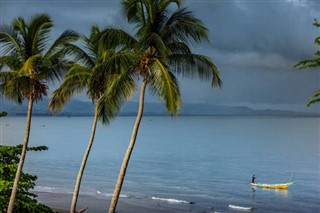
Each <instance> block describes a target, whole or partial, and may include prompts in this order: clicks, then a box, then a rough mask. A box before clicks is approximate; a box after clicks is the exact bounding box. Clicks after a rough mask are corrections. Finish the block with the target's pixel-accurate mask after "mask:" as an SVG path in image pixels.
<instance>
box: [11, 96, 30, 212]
mask: <svg viewBox="0 0 320 213" xmlns="http://www.w3.org/2000/svg"><path fill="white" fill-rule="evenodd" d="M32 107H33V99H32V98H31V97H30V99H29V104H28V113H27V123H26V133H25V135H24V142H23V146H22V151H21V156H20V161H19V164H18V168H17V172H16V176H15V178H14V182H13V187H12V192H11V196H10V201H9V205H8V209H7V213H12V212H13V207H14V201H15V199H16V195H17V191H18V185H19V181H20V175H21V171H22V168H23V164H24V159H25V157H26V152H27V148H28V142H29V135H30V127H31V114H32Z"/></svg>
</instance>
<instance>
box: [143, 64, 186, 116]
mask: <svg viewBox="0 0 320 213" xmlns="http://www.w3.org/2000/svg"><path fill="white" fill-rule="evenodd" d="M151 70H152V75H151V76H150V84H149V86H150V88H151V91H153V93H155V94H157V96H158V97H159V98H160V100H162V101H164V102H165V104H166V108H167V110H168V112H170V113H171V114H177V113H178V111H179V109H180V107H181V104H182V102H181V97H180V89H179V85H178V82H177V80H176V78H175V77H174V75H173V74H172V73H171V72H170V71H169V70H168V69H167V68H166V66H165V65H164V64H163V63H162V62H160V61H159V60H158V59H156V60H155V62H154V63H153V64H152V66H151Z"/></svg>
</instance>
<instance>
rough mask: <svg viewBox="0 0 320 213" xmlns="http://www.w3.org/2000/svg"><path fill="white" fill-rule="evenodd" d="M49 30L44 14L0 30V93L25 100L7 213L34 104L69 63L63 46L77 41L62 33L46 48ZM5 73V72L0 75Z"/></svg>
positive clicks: (73, 35) (72, 34)
mask: <svg viewBox="0 0 320 213" xmlns="http://www.w3.org/2000/svg"><path fill="white" fill-rule="evenodd" d="M52 27H53V22H52V20H51V18H50V17H49V16H48V15H46V14H36V15H34V16H32V17H31V19H30V20H29V21H25V20H24V18H22V17H19V18H16V19H14V20H13V21H12V23H11V25H3V26H1V27H0V44H1V46H2V53H1V54H4V55H2V56H0V67H1V72H0V91H1V94H2V95H3V96H4V97H6V98H8V99H9V100H12V101H15V102H17V103H18V104H22V102H23V100H25V99H27V100H28V103H29V104H28V112H27V122H26V131H25V136H24V143H23V147H22V152H21V157H20V161H19V164H18V168H17V172H16V176H15V179H14V184H13V188H12V193H11V197H10V201H9V205H8V209H7V212H8V213H11V212H13V209H14V202H15V197H16V194H17V189H18V184H19V180H20V174H21V171H22V168H23V164H24V160H25V156H26V150H27V147H28V141H29V134H30V127H31V115H32V107H33V104H34V102H35V101H36V102H37V101H39V100H41V99H42V97H43V96H46V95H47V90H48V86H47V82H50V81H51V82H52V81H54V80H57V79H59V78H60V77H61V75H62V74H63V72H64V71H65V70H66V69H67V67H68V65H69V64H70V62H69V61H68V60H66V59H65V55H66V54H67V51H66V49H64V48H63V46H64V45H65V44H68V43H69V42H72V41H75V40H77V39H78V34H77V33H75V32H73V31H71V30H66V31H64V32H63V33H62V34H61V35H60V36H59V37H58V38H57V39H56V40H55V41H54V42H53V43H52V45H51V46H49V47H48V43H49V41H50V31H51V29H52ZM4 69H6V70H5V71H3V70H4Z"/></svg>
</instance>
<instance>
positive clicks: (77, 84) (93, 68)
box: [49, 25, 135, 213]
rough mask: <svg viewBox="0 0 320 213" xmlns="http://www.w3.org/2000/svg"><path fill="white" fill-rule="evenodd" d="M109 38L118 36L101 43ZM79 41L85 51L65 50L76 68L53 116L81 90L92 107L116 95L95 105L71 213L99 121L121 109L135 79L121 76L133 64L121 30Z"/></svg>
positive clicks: (55, 100)
mask: <svg viewBox="0 0 320 213" xmlns="http://www.w3.org/2000/svg"><path fill="white" fill-rule="evenodd" d="M109 34H114V35H115V34H116V35H117V36H116V37H114V38H115V39H112V40H108V41H104V40H103V37H104V36H108V37H109V38H110V37H111V36H110V35H109ZM82 40H83V42H84V48H81V47H78V46H75V45H69V46H68V47H69V48H70V52H71V53H72V54H73V55H74V57H75V60H76V61H77V62H78V64H74V65H73V66H72V67H71V68H70V70H69V71H68V72H67V73H66V76H65V80H64V82H63V83H62V84H61V86H60V87H59V88H58V89H57V90H56V91H54V93H53V97H52V99H51V100H50V102H49V108H50V109H51V110H52V111H54V112H56V111H59V110H61V109H62V107H63V106H64V105H65V104H66V103H67V102H68V101H69V100H70V98H71V96H73V95H75V94H77V93H79V92H83V91H84V90H87V95H88V97H89V99H91V100H92V102H94V103H97V102H99V100H100V98H101V96H102V95H103V94H104V93H105V92H106V90H108V88H111V87H113V88H114V89H113V90H114V91H116V92H117V93H116V94H113V95H111V96H108V97H105V99H104V102H101V105H100V108H98V105H97V104H95V111H94V120H93V124H92V131H91V136H90V139H89V142H88V145H87V148H86V151H85V154H84V156H83V159H82V163H81V166H80V169H79V172H78V176H77V180H76V183H75V187H74V192H73V197H72V203H71V207H70V212H71V213H75V212H76V206H77V201H78V195H79V191H80V185H81V180H82V177H83V173H84V170H85V166H86V163H87V160H88V157H89V154H90V150H91V147H92V144H93V141H94V136H95V132H96V126H97V121H98V119H100V120H101V121H102V123H103V124H105V123H107V122H109V121H110V119H112V118H113V117H114V116H115V114H116V113H117V111H118V109H119V108H120V106H121V105H120V103H121V100H122V99H126V98H128V97H129V96H130V95H131V94H132V93H133V91H134V90H135V82H134V79H133V78H132V76H131V75H130V74H129V73H128V72H123V70H127V69H128V67H130V66H131V64H132V63H133V62H132V60H133V58H134V57H132V56H130V52H129V51H128V48H129V46H132V44H133V43H134V39H132V38H131V37H130V36H128V34H126V33H125V32H124V31H122V30H116V29H111V28H110V29H105V30H103V31H101V30H100V29H99V28H98V27H97V26H95V25H94V26H93V27H92V28H91V35H90V37H86V36H82ZM100 40H102V41H104V42H101V41H100Z"/></svg>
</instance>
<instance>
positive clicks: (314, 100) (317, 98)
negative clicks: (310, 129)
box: [307, 89, 320, 107]
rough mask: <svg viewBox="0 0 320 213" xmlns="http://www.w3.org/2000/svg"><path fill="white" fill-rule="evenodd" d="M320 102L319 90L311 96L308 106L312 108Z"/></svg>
mask: <svg viewBox="0 0 320 213" xmlns="http://www.w3.org/2000/svg"><path fill="white" fill-rule="evenodd" d="M318 102H320V89H319V90H317V91H316V92H315V93H314V95H313V96H311V98H310V101H309V103H308V104H307V106H308V107H309V106H311V105H312V104H314V103H318Z"/></svg>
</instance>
